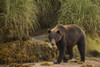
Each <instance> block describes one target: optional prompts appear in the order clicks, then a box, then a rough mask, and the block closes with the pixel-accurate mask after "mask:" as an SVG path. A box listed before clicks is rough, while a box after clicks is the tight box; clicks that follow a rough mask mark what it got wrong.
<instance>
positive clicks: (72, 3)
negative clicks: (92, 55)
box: [0, 0, 100, 42]
mask: <svg viewBox="0 0 100 67" xmlns="http://www.w3.org/2000/svg"><path fill="white" fill-rule="evenodd" d="M99 5H100V3H99V0H95V1H93V0H14V1H13V0H0V42H6V41H12V40H23V39H27V38H28V37H29V36H30V35H33V34H34V33H33V32H34V31H36V30H39V29H47V28H50V27H53V26H56V25H57V24H77V25H79V26H81V27H82V28H83V29H85V31H86V32H87V33H93V32H96V31H97V32H98V31H99V29H100V6H99Z"/></svg>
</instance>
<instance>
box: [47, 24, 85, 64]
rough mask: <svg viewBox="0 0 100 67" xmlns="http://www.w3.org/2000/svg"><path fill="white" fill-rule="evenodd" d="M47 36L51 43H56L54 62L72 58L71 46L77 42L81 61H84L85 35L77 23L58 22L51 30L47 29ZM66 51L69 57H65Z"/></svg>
mask: <svg viewBox="0 0 100 67" xmlns="http://www.w3.org/2000/svg"><path fill="white" fill-rule="evenodd" d="M48 38H49V40H50V42H51V45H55V44H56V45H57V47H58V50H59V56H58V59H57V61H56V62H54V64H60V63H61V62H62V60H63V61H64V62H67V61H68V60H71V59H72V58H73V47H74V46H75V45H76V44H77V46H78V49H79V52H80V55H81V61H83V62H84V61H85V45H86V36H85V33H84V31H83V30H82V29H81V28H80V27H79V26H77V25H75V24H71V25H62V24H59V25H57V26H56V27H55V28H53V29H52V30H48ZM66 51H68V53H69V57H68V58H66V56H65V53H66Z"/></svg>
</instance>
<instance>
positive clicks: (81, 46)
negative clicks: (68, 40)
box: [77, 39, 85, 62]
mask: <svg viewBox="0 0 100 67" xmlns="http://www.w3.org/2000/svg"><path fill="white" fill-rule="evenodd" d="M77 45H78V49H79V52H80V56H81V61H83V62H85V39H81V40H80V41H79V42H78V43H77Z"/></svg>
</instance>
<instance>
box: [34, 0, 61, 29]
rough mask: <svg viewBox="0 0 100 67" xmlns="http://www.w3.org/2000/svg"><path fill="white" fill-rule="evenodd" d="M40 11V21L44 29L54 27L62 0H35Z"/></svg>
mask: <svg viewBox="0 0 100 67" xmlns="http://www.w3.org/2000/svg"><path fill="white" fill-rule="evenodd" d="M35 1H36V4H37V6H38V7H37V8H38V9H39V11H38V14H37V15H38V17H37V19H38V22H39V24H40V26H41V28H42V29H45V28H49V27H52V26H53V25H55V24H54V22H56V21H57V19H56V18H57V15H58V13H57V11H58V10H59V9H60V6H61V0H35Z"/></svg>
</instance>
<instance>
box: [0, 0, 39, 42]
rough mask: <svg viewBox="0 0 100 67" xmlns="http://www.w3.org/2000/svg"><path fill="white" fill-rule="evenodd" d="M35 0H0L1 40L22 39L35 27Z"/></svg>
mask: <svg viewBox="0 0 100 67" xmlns="http://www.w3.org/2000/svg"><path fill="white" fill-rule="evenodd" d="M34 7H35V2H34V1H32V0H0V34H2V36H1V37H0V39H1V41H4V42H5V41H12V40H16V39H19V40H22V39H27V38H28V37H29V33H30V32H31V31H34V29H36V28H37V25H38V23H37V17H36V15H35V14H36V10H37V9H36V7H35V8H34Z"/></svg>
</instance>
